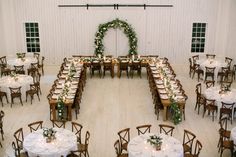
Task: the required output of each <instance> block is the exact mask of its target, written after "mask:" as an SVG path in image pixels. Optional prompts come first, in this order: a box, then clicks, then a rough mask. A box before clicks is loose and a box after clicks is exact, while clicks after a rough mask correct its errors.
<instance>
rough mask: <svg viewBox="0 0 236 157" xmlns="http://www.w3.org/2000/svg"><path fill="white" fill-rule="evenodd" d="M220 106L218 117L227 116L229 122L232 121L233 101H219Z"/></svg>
mask: <svg viewBox="0 0 236 157" xmlns="http://www.w3.org/2000/svg"><path fill="white" fill-rule="evenodd" d="M221 104H222V106H221V108H220V119H221V118H222V117H223V116H227V117H228V119H230V120H231V124H232V123H233V113H234V104H235V103H234V102H233V103H226V102H221Z"/></svg>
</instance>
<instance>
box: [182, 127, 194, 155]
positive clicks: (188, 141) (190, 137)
mask: <svg viewBox="0 0 236 157" xmlns="http://www.w3.org/2000/svg"><path fill="white" fill-rule="evenodd" d="M195 138H196V135H195V134H194V133H192V132H190V131H188V130H186V129H184V137H183V147H184V153H186V152H189V153H190V154H191V153H192V146H193V141H194V139H195Z"/></svg>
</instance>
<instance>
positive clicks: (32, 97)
mask: <svg viewBox="0 0 236 157" xmlns="http://www.w3.org/2000/svg"><path fill="white" fill-rule="evenodd" d="M30 97H31V105H32V101H33V99H34V96H33V95H31V96H30Z"/></svg>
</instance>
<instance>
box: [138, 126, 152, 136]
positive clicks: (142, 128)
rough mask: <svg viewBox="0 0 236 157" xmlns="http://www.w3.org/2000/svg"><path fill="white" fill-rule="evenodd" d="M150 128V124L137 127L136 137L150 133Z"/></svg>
mask: <svg viewBox="0 0 236 157" xmlns="http://www.w3.org/2000/svg"><path fill="white" fill-rule="evenodd" d="M151 126H152V125H150V124H147V125H140V126H137V127H136V129H137V131H138V135H141V134H145V133H150V131H151Z"/></svg>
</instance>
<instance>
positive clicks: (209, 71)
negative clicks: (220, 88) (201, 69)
mask: <svg viewBox="0 0 236 157" xmlns="http://www.w3.org/2000/svg"><path fill="white" fill-rule="evenodd" d="M205 69H206V72H205V78H204V80H205V81H207V78H208V77H211V79H212V81H215V80H214V77H215V69H216V67H213V68H211V67H205Z"/></svg>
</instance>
